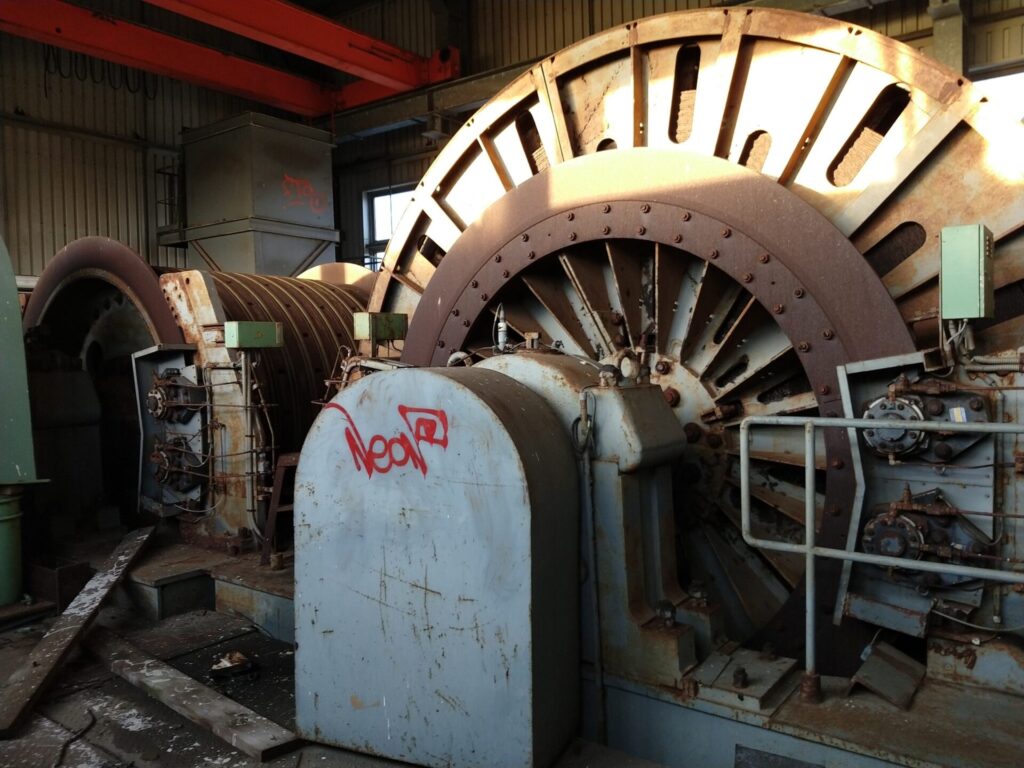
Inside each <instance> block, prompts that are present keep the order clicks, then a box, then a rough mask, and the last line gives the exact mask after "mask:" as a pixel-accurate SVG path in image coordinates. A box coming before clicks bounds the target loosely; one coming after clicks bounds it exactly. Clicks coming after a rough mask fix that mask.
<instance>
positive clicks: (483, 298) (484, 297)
mask: <svg viewBox="0 0 1024 768" xmlns="http://www.w3.org/2000/svg"><path fill="white" fill-rule="evenodd" d="M489 298H490V296H488V295H487V294H486V293H481V294H480V301H487V300H488V299H489Z"/></svg>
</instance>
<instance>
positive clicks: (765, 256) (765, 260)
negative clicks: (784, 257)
mask: <svg viewBox="0 0 1024 768" xmlns="http://www.w3.org/2000/svg"><path fill="white" fill-rule="evenodd" d="M771 259H772V257H771V256H769V255H768V254H767V253H762V254H761V255H760V256H758V257H757V260H758V261H760V262H761V263H762V264H767V263H768V262H769V261H771Z"/></svg>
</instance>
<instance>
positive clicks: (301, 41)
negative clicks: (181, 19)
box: [0, 0, 459, 117]
mask: <svg viewBox="0 0 1024 768" xmlns="http://www.w3.org/2000/svg"><path fill="white" fill-rule="evenodd" d="M153 2H154V4H155V5H159V6H161V7H165V8H167V10H170V11H174V12H176V13H181V14H183V15H186V16H188V17H190V18H193V19H196V20H198V21H202V22H203V23H206V24H211V25H213V26H217V27H220V28H222V29H226V30H228V31H230V32H234V33H236V34H240V35H243V36H246V37H250V38H252V39H254V40H257V41H259V42H262V43H265V44H268V45H272V46H275V47H278V48H281V49H282V50H286V51H289V52H291V53H294V54H296V55H299V56H303V57H305V58H308V59H310V60H312V61H318V62H320V63H323V64H326V65H327V66H331V67H334V68H336V69H339V70H340V71H343V72H348V73H350V74H355V75H357V76H359V77H361V78H364V79H362V80H358V81H356V82H354V83H350V84H346V85H342V86H340V87H331V86H328V85H325V84H322V83H318V82H315V81H313V80H310V79H308V78H305V77H300V76H298V75H294V74H291V73H288V72H284V71H282V70H279V69H275V68H273V67H269V66H266V65H264V64H259V63H256V62H253V61H249V60H247V59H244V58H241V57H239V56H234V55H231V54H228V53H224V52H222V51H218V50H216V49H214V48H209V47H207V46H203V45H199V44H197V43H193V42H189V41H188V40H184V39H182V38H179V37H174V36H172V35H168V34H164V33H162V32H158V31H156V30H153V29H149V28H148V27H144V26H141V25H139V24H133V23H131V22H128V21H125V20H123V19H117V18H114V17H111V16H105V15H102V14H98V13H95V12H93V11H89V10H87V9H85V8H80V7H78V6H75V5H72V4H71V3H67V2H63V0H33V2H30V3H25V2H19V0H0V31H3V32H7V33H9V34H12V35H17V36H19V37H25V38H28V39H30V40H34V41H36V42H40V43H46V44H49V45H55V46H58V47H61V48H66V49H68V50H72V51H76V52H78V53H83V54H86V55H88V56H94V57H96V58H99V59H104V60H106V61H112V62H114V63H117V64H123V65H125V66H129V67H136V68H138V69H142V70H145V71H147V72H153V73H156V74H158V75H164V76H166V77H172V78H176V79H178V80H184V81H187V82H191V83H196V84H198V85H202V86H204V87H207V88H212V89H214V90H219V91H224V92H226V93H232V94H236V95H238V96H243V97H245V98H248V99H252V100H254V101H257V102H260V103H263V104H268V105H270V106H273V107H277V108H279V109H284V110H287V111H289V112H294V113H295V114H298V115H302V116H304V117H319V116H322V115H326V114H329V113H331V112H333V111H334V110H336V109H345V108H350V107H355V106H358V105H360V104H365V103H368V102H371V101H374V100H376V99H381V98H384V97H386V96H390V95H392V94H394V93H397V92H400V91H404V90H409V89H411V88H417V87H421V86H425V85H428V84H430V83H435V82H439V81H442V80H446V79H448V78H451V77H454V76H456V75H457V74H458V71H459V55H458V51H457V50H455V49H444V50H442V51H438V52H437V53H435V55H434V56H433V57H431V58H424V57H422V56H418V55H416V54H413V53H410V52H408V51H403V50H402V49H400V48H397V47H395V46H392V45H389V44H387V43H383V42H381V41H378V40H374V39H373V38H371V37H368V36H366V35H363V34H360V33H358V32H356V31H354V30H352V29H349V28H348V27H345V26H342V25H341V24H337V23H336V22H333V21H330V20H329V19H326V18H323V17H321V16H317V15H316V14H313V13H309V12H308V11H304V10H302V9H300V8H296V7H295V6H292V5H289V4H287V3H284V2H281V0H259V2H258V3H244V4H233V3H212V2H203V0H196V1H195V2H187V1H186V0H153ZM257 6H258V7H257Z"/></svg>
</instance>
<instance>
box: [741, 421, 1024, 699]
mask: <svg viewBox="0 0 1024 768" xmlns="http://www.w3.org/2000/svg"><path fill="white" fill-rule="evenodd" d="M754 425H763V426H780V427H803V429H804V493H805V496H804V543H803V544H793V543H791V542H787V541H773V540H771V539H759V538H757V537H756V536H754V534H753V531H752V530H751V522H750V428H751V427H752V426H754ZM819 428H821V429H828V428H838V429H850V430H858V429H878V428H879V421H878V419H842V418H824V417H821V418H819V417H814V416H810V417H806V416H748V417H747V418H745V419H743V421H742V422H740V508H741V517H742V526H743V540H744V541H746V542H747V543H748V544H750V545H751V546H753V547H757V548H759V549H770V550H775V551H778V552H790V553H795V554H802V555H803V556H804V562H805V566H804V590H805V595H806V602H805V613H806V617H805V621H806V625H805V632H806V635H805V654H806V660H805V665H804V666H805V671H804V675H805V686H804V693H805V695H807V696H809V697H811V698H813V697H815V696H817V695H819V694H820V688H819V683H818V675H817V656H816V650H815V642H814V636H815V629H816V618H815V617H816V611H815V591H816V589H815V587H816V585H815V575H814V559H815V558H816V557H824V558H829V559H833V560H847V561H850V562H854V563H864V564H867V565H879V566H882V567H888V568H903V569H912V570H915V571H925V572H927V573H942V574H949V575H953V576H968V577H970V578H975V579H984V580H987V581H1002V582H1006V583H1009V584H1024V572H1017V571H1001V570H996V569H994V568H976V567H973V566H969V565H957V564H955V563H937V562H933V561H930V560H907V559H905V558H901V557H889V556H887V555H872V554H869V553H867V552H855V551H852V550H846V549H834V548H831V547H819V546H817V545H816V544H815V531H814V524H815V518H816V512H817V505H816V503H815V481H816V477H815V472H816V466H815V462H814V453H815V451H814V449H815V439H816V437H817V431H818V429H819ZM913 428H914V430H915V431H921V432H970V433H973V434H978V433H985V434H1001V435H1007V434H1009V435H1014V434H1024V424H989V423H986V424H977V423H973V424H958V423H951V422H945V421H915V422H913ZM853 448H854V450H856V446H855V445H854V446H853Z"/></svg>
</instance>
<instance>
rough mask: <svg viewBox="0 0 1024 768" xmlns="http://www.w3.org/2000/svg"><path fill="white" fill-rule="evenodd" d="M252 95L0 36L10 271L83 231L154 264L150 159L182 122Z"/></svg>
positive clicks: (21, 270) (0, 151)
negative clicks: (240, 95) (112, 241)
mask: <svg viewBox="0 0 1024 768" xmlns="http://www.w3.org/2000/svg"><path fill="white" fill-rule="evenodd" d="M252 108H253V106H252V105H251V103H249V102H247V101H245V100H243V99H239V98H235V97H232V96H226V95H224V94H219V93H215V92H213V91H209V90H206V89H203V88H199V87H196V86H193V85H189V84H186V83H181V82H178V81H174V80H169V79H167V78H162V77H155V76H152V75H143V74H142V73H141V72H138V71H137V70H129V69H126V68H124V67H120V66H116V65H111V64H108V63H106V62H103V61H100V60H98V59H92V58H88V57H84V56H78V55H74V56H73V55H72V54H71V53H69V52H67V51H57V50H56V49H52V48H48V47H46V46H43V45H39V44H37V43H33V42H30V41H27V40H23V39H21V38H17V37H12V36H9V35H0V126H2V130H0V157H2V163H0V210H2V213H0V231H2V233H3V236H4V239H5V240H6V242H7V246H8V248H9V250H10V252H11V258H12V260H13V261H14V266H15V271H16V272H17V273H18V274H23V275H33V274H39V272H40V271H41V270H42V268H43V266H44V265H45V263H46V262H47V261H48V260H49V258H50V257H51V256H53V254H54V253H56V252H57V251H58V250H59V249H60V248H61V247H62V246H63V245H64V244H65V243H67V242H69V241H71V240H74V239H76V238H79V237H84V236H86V235H104V236H107V237H111V238H114V239H117V240H120V241H122V242H124V243H125V244H126V245H128V246H129V247H131V248H132V249H133V250H136V251H138V252H139V253H141V254H142V255H144V256H145V257H146V258H147V259H148V260H149V261H150V262H151V263H153V264H156V265H160V266H172V267H173V266H183V254H181V253H179V252H178V251H176V250H174V249H167V248H158V247H157V244H156V223H157V207H156V200H157V198H158V187H157V175H156V169H157V168H160V167H162V166H165V165H167V164H170V163H173V162H175V161H176V160H177V157H178V152H177V147H178V145H179V144H180V133H181V129H182V128H184V127H198V126H200V125H205V124H207V123H210V122H213V121H215V120H219V119H221V118H224V117H228V116H230V115H233V114H237V113H238V112H241V111H244V110H246V109H252Z"/></svg>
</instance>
